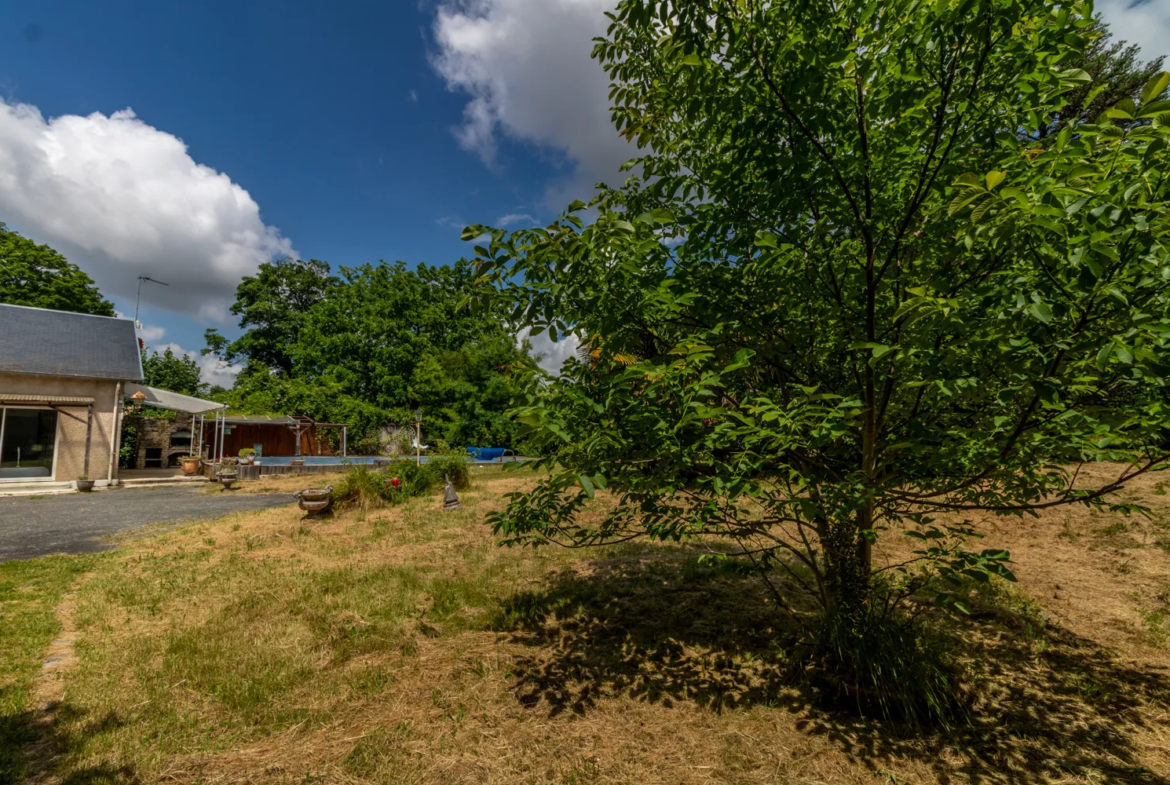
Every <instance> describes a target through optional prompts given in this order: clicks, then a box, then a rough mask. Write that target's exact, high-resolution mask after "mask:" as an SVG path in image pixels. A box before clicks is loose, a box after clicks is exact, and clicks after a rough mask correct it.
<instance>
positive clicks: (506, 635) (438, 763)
mask: <svg viewBox="0 0 1170 785" xmlns="http://www.w3.org/2000/svg"><path fill="white" fill-rule="evenodd" d="M330 479H331V478H328V477H322V476H312V477H308V478H278V479H274V480H270V481H268V480H266V481H264V482H261V483H256V484H255V485H253V486H250V487H249V489H248V490H257V491H274V490H275V491H290V490H292V489H293V488H296V487H305V486H306V485H324V484H327V483H328V482H330ZM528 482H531V478H530V476H526V475H524V474H523V473H520V474H513V473H503V472H500V471H498V470H481V471H480V473H479V474H477V475H476V485H475V487H474V489H473V490H471V491H468V492H465V493H463V494H461V496H462V499H463V502H464V509H463V510H462V511H459V512H450V513H444V512H441V511H440V507H441V501H440V499H439V497H437V496H433V497H429V498H424V499H416V500H413V501H411V502H409V503H407V504H405V505H403V506H401V507H398V508H394V509H387V510H382V511H378V512H374V513H370V514H367V515H365V516H361V515H356V514H346V515H341V516H339V517H336V518H333V519H325V520H322V521H320V522H307V521H303V520H302V516H301V513H300V512H299V510H296V509H295V508H294V507H289V508H278V509H272V510H267V511H263V512H259V513H247V514H237V515H232V516H228V517H226V518H223V519H219V520H216V521H210V522H206V523H201V524H194V525H189V526H185V527H183V528H181V529H178V530H175V531H171V532H168V533H165V534H162V535H159V536H156V537H151V538H145V539H138V540H132V541H128V542H127V544H125V545H124V547H123V548H122V549H120V550H119V551H117V552H115V553H114V554H112V555H108V556H106V557H104V558H102V559H100V560H96V561H90V562H87V563H86V568H87V569H88V570H89V571H88V572H87V573H86V574H85V575H84V576H83V577H81V578H80V581H79V582H77V583H76V587H75V588H74V589H73V591H72V592H71V593H70V594H69V596H68V598H67V600H68V607H69V616H68V618H67V621H66V623H67V624H68V625H69V627H70V628H71V629H69V630H67V632H68V633H69V635H70V636H71V638H72V639H73V640H74V641H75V648H76V656H77V663H76V665H75V666H74V667H73V668H72V669H71V670H68V671H67V672H64V673H61V674H60V675H59V677H53V676H50V677H43V678H60V680H61V681H62V682H63V684H61V685H58V687H59V689H58V690H57V694H59V695H61V696H62V698H61V702H60V704H59V705H58V706H57V707H56V708H55V709H54V710H53V711H52V718H51V721H49V722H44V723H42V725H41V726H33V725H31V723H33V722H34V721H35V712H31V711H30V712H26V713H25V714H23V715H21V716H23V717H26V721H27V722H29V723H30V727H31V728H32V730H30V731H29V733H30V734H31V735H32V736H35V737H36V740H35V742H33V743H30V744H28V745H26V746H27V748H28V750H27V754H26V758H25V763H26V772H25V774H26V776H27V777H28V778H30V779H31V780H33V781H38V782H67V783H74V784H76V783H97V782H101V783H139V782H141V783H161V782H181V783H188V782H205V783H228V782H231V783H245V782H254V783H309V782H312V783H367V782H378V783H636V784H637V785H650V783H664V784H665V783H671V784H673V785H679V784H690V783H708V782H720V783H745V784H746V783H807V784H808V785H813V784H814V783H823V784H830V785H845V784H846V783H866V784H867V785H870V784H872V783H946V784H947V785H950V784H952V783H967V782H972V783H1150V784H1157V783H1170V648H1168V645H1170V496H1166V495H1164V494H1163V490H1162V488H1161V486H1160V485H1158V479H1157V478H1150V479H1146V480H1143V481H1142V482H1140V483H1139V484H1138V485H1137V486H1135V487H1134V488H1133V489H1132V490H1130V491H1128V492H1127V494H1128V495H1129V496H1130V497H1131V498H1138V499H1141V500H1142V501H1144V502H1145V503H1147V504H1150V505H1151V506H1152V507H1153V508H1154V509H1155V512H1156V514H1155V516H1154V518H1153V519H1152V520H1146V519H1142V518H1135V517H1130V518H1123V517H1118V516H1109V515H1102V514H1097V513H1093V512H1090V511H1086V510H1083V509H1067V510H1058V511H1055V512H1053V513H1051V514H1046V515H1044V516H1043V517H1041V518H1039V519H1025V520H1023V521H1018V520H1007V519H1001V520H998V521H996V520H991V521H987V522H985V523H987V525H988V528H989V536H988V539H987V544H988V545H996V546H999V545H1003V546H1004V547H1007V548H1009V549H1010V550H1011V552H1012V556H1013V558H1014V561H1015V567H1014V569H1015V571H1016V573H1017V575H1018V576H1019V578H1020V583H1019V585H1018V588H1017V587H1008V586H1006V584H1005V585H1004V586H1001V587H999V588H997V590H996V591H995V592H992V593H988V594H987V596H985V598H984V600H985V602H984V603H983V604H982V605H980V606H979V612H978V613H976V614H975V615H974V617H973V618H972V619H970V620H968V621H965V622H962V623H954V622H946V625H947V628H948V629H950V630H952V631H953V633H954V635H955V636H956V643H955V647H956V651H957V654H958V656H959V659H960V661H961V662H962V663H963V666H964V668H965V669H966V678H967V679H968V680H969V681H970V683H971V684H972V686H973V689H974V690H975V692H976V694H977V695H978V697H977V699H976V702H975V705H974V715H973V719H972V721H971V724H970V726H969V727H964V728H961V729H960V730H958V731H955V732H952V733H943V732H936V733H922V732H920V733H914V732H910V731H909V730H907V729H905V728H900V727H898V726H896V725H893V724H890V723H881V722H874V721H867V720H861V719H857V718H855V717H854V716H852V715H851V714H849V713H848V712H845V711H842V710H833V709H830V708H826V707H825V706H824V705H823V704H822V703H821V702H820V701H819V700H818V698H817V696H816V695H815V694H814V693H813V692H811V691H810V690H809V689H808V688H806V687H803V686H801V685H800V684H799V683H795V682H794V681H793V680H792V679H791V678H788V677H786V673H787V669H786V666H785V654H786V652H785V650H784V646H783V645H782V644H781V643H780V641H781V640H782V637H781V636H779V635H778V634H777V631H778V630H779V629H780V628H781V627H782V626H783V624H784V622H783V620H782V619H781V618H780V615H779V614H778V613H777V611H776V609H775V607H774V605H773V604H771V603H769V601H768V599H767V594H766V593H765V592H764V591H762V589H761V587H760V586H759V585H758V584H757V582H756V581H754V580H752V579H743V578H739V577H737V576H735V575H734V574H732V573H731V572H729V571H726V570H720V569H716V568H701V567H699V566H697V565H696V562H695V552H694V551H692V550H689V549H688V548H686V547H678V546H666V545H639V546H624V547H622V548H620V549H613V550H607V551H602V552H565V551H560V550H556V551H553V550H548V549H545V550H540V551H537V552H535V553H534V552H532V551H530V550H528V551H522V550H514V549H501V548H499V547H498V546H497V544H496V542H495V541H494V539H493V537H492V535H491V532H490V531H489V529H488V527H487V526H485V525H484V523H483V517H484V514H485V513H486V512H487V511H489V510H491V509H495V508H498V507H499V506H501V505H502V504H503V494H504V493H506V492H507V491H509V490H512V489H515V488H518V487H520V486H521V485H523V484H525V483H528ZM245 492H247V491H245ZM604 504H605V500H604V499H599V501H598V505H599V506H603V505H604ZM890 539H891V540H895V539H896V538H893V537H891V538H890ZM894 547H895V548H896V547H900V546H897V545H895V546H894ZM71 580H73V579H72V578H71ZM940 623H941V620H940ZM4 654H5V655H6V654H7V652H4ZM26 735H28V734H26Z"/></svg>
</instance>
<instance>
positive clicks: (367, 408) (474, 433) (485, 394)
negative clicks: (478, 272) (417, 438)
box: [231, 262, 526, 446]
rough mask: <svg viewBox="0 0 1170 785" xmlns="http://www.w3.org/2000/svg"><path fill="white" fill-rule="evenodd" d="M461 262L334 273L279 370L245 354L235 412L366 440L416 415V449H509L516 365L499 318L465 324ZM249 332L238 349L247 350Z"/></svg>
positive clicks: (469, 275)
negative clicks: (305, 418) (298, 417)
mask: <svg viewBox="0 0 1170 785" xmlns="http://www.w3.org/2000/svg"><path fill="white" fill-rule="evenodd" d="M473 277H474V276H473V271H472V268H471V266H470V265H469V264H468V263H467V262H459V263H457V264H455V265H452V266H436V267H431V266H428V265H425V264H424V265H419V267H418V268H417V269H416V270H410V269H407V267H406V265H405V264H403V263H401V262H399V263H396V264H393V265H388V264H377V265H371V264H367V265H362V266H360V267H354V268H341V270H340V275H339V277H338V278H337V279H335V281H334V282H333V283H331V284H330V287H329V289H328V293H327V296H325V297H322V298H321V299H319V300H318V301H317V302H315V303H313V304H311V305H310V306H308V307H306V308H305V309H304V310H303V312H300V313H299V314H298V316H297V320H296V333H295V335H294V336H292V337H291V339H290V340H289V341H288V343H286V344H284V345H283V346H282V347H281V350H282V351H283V352H284V353H286V354H287V356H288V365H287V369H282V370H280V371H279V372H274V369H273V368H272V366H270V365H268V364H266V363H265V362H262V361H260V359H258V358H257V357H256V355H251V354H249V355H248V363H247V367H246V368H245V370H244V371H243V372H242V373H241V374H240V376H239V377H238V379H237V381H236V387H235V389H234V390H233V391H232V393H231V397H232V402H233V405H235V406H237V407H242V408H246V409H253V410H263V411H283V412H290V411H295V412H305V413H307V414H310V415H312V416H313V417H316V418H317V419H326V420H333V421H339V422H348V423H351V424H353V425H354V426H355V431H356V432H358V433H362V432H365V433H369V432H371V431H373V430H376V429H377V428H379V427H381V426H384V425H387V424H389V423H391V422H396V423H413V422H414V416H415V414H414V413H415V411H416V410H419V409H421V411H422V412H423V427H424V437H425V439H426V440H432V439H444V440H445V441H447V442H449V443H451V444H458V445H468V444H478V445H493V446H494V445H500V446H511V444H512V438H513V431H514V426H513V425H512V423H511V422H510V421H509V420H508V418H507V417H505V416H504V411H505V410H506V409H507V408H508V407H509V406H510V405H512V403H513V402H514V394H515V389H514V387H513V386H512V385H511V383H510V382H509V380H508V374H509V371H510V369H511V368H512V367H513V366H516V365H518V364H520V363H522V362H524V358H525V356H526V354H525V352H524V351H523V349H522V348H520V347H518V346H517V344H516V339H515V336H514V334H513V333H512V331H510V330H509V329H508V327H507V323H506V321H505V320H504V319H503V315H502V314H501V313H499V312H498V310H497V311H496V312H494V313H493V314H492V315H491V316H490V317H485V316H483V315H479V316H477V315H473V314H472V313H471V312H470V311H469V310H468V309H466V308H461V307H460V303H461V302H462V301H463V300H464V299H465V298H466V297H467V295H468V293H469V292H470V291H471V287H472V281H473ZM249 343H250V341H249V339H248V335H247V334H246V335H245V337H244V338H241V339H240V340H239V341H237V342H236V344H237V345H248V344H249Z"/></svg>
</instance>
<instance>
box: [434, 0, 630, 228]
mask: <svg viewBox="0 0 1170 785" xmlns="http://www.w3.org/2000/svg"><path fill="white" fill-rule="evenodd" d="M616 5H617V3H616V0H442V2H441V3H440V4H439V7H438V13H437V16H436V19H435V24H434V36H435V41H436V43H437V44H438V53H437V54H436V55H435V57H433V58H432V64H433V66H434V68H435V70H436V71H438V73H439V74H440V75H441V76H442V77H443V78H444V79H445V80H446V82H447V86H448V87H449V88H450V89H452V90H455V91H461V92H464V93H467V94H468V95H469V96H470V98H471V100H470V101H469V102H468V104H467V106H466V107H465V108H464V112H463V124H462V125H461V126H460V127H459V128H458V129H457V131H456V136H457V137H458V139H459V142H460V144H461V145H462V146H463V147H464V148H466V149H468V150H472V151H474V152H476V153H478V154H479V156H480V157H481V158H483V160H484V161H485V162H487V163H488V164H489V165H491V164H494V163H495V161H496V155H497V148H498V145H497V142H498V138H497V137H498V135H499V134H504V135H506V136H509V137H511V138H513V139H516V140H520V141H524V142H531V143H534V144H537V145H540V146H542V147H547V148H553V149H556V150H559V151H562V152H563V153H565V155H566V156H567V157H568V158H569V159H570V161H572V162H573V163H574V164H575V165H576V172H575V174H576V180H577V184H576V186H575V187H576V188H580V187H581V186H586V187H587V186H591V185H592V184H593V183H594V182H596V181H597V180H599V179H605V180H608V181H610V182H611V183H612V182H615V181H616V179H617V178H618V177H619V176H620V175H619V173H618V167H619V166H620V164H622V163H623V162H624V161H626V160H628V159H629V158H632V157H633V156H635V155H637V148H636V147H634V146H633V145H631V144H629V143H627V142H626V141H625V140H624V139H623V138H622V137H621V136H619V135H618V132H617V130H616V129H615V128H614V126H613V123H612V122H611V121H610V111H609V106H610V102H609V96H608V92H609V77H608V76H607V74H606V73H605V71H604V70H602V68H601V65H600V64H599V63H598V62H597V61H595V60H593V59H591V57H590V52H591V50H592V48H593V42H592V39H593V38H595V37H597V36H600V35H603V34H604V33H605V28H606V26H607V25H608V21H609V20H608V19H607V18H606V17H605V12H606V11H610V10H613V8H614V7H615V6H616ZM580 195H581V194H580V193H577V196H580ZM556 206H557V207H562V206H563V205H561V204H557V205H556Z"/></svg>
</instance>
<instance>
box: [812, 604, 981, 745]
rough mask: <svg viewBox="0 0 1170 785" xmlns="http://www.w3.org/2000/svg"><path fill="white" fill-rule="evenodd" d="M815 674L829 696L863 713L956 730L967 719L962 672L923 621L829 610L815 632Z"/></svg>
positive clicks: (823, 615) (816, 624)
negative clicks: (848, 615) (850, 616)
mask: <svg viewBox="0 0 1170 785" xmlns="http://www.w3.org/2000/svg"><path fill="white" fill-rule="evenodd" d="M810 636H811V643H812V646H811V650H812V654H813V657H812V661H811V662H810V663H809V665H810V667H809V675H810V676H811V677H812V678H813V680H814V681H815V682H817V683H818V684H819V685H820V686H821V688H822V690H823V691H824V692H825V693H826V697H827V698H829V699H830V700H833V701H834V702H839V703H843V704H848V705H850V707H851V708H855V709H856V710H857V711H858V713H860V714H862V715H868V716H874V715H877V716H880V717H882V718H885V719H893V720H899V721H904V722H907V723H909V724H911V725H935V724H937V725H942V726H943V727H951V726H952V725H953V724H954V722H955V720H957V719H960V718H962V717H963V716H964V715H965V708H964V704H963V700H962V697H961V689H960V685H959V679H958V674H957V671H956V670H955V669H954V668H953V667H952V666H951V665H950V663H949V661H948V657H947V653H946V649H945V647H944V645H943V642H942V640H941V639H939V638H937V637H935V636H933V635H931V634H930V633H929V632H928V631H927V630H926V629H925V628H924V627H923V626H922V624H921V623H920V622H918V621H916V620H914V619H907V618H900V617H897V616H894V615H887V614H881V613H878V612H876V611H870V612H868V613H867V615H866V616H865V617H864V618H862V619H860V620H856V619H848V618H845V617H844V615H843V614H840V613H834V612H832V611H826V612H825V613H823V614H822V615H821V617H820V618H819V619H818V620H817V622H816V623H815V624H814V625H813V626H812V627H811V628H810Z"/></svg>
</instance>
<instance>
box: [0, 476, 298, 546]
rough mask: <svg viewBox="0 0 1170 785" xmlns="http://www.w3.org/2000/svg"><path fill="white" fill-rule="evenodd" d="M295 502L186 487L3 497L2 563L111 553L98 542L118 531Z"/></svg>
mask: <svg viewBox="0 0 1170 785" xmlns="http://www.w3.org/2000/svg"><path fill="white" fill-rule="evenodd" d="M292 503H293V499H292V495H291V494H287V493H270V494H251V493H222V494H219V493H217V494H205V493H200V492H199V490H198V489H195V488H181V487H180V488H176V487H170V488H133V489H130V488H127V489H124V490H117V491H102V492H100V493H72V494H62V495H60V496H44V497H41V498H30V497H27V496H25V497H20V496H14V497H9V498H0V562H4V561H13V560H15V559H32V558H35V557H37V556H46V555H48V554H50V553H91V552H93V551H101V550H106V549H107V548H109V547H110V545H108V544H107V543H103V542H99V540H98V538H100V537H106V536H108V535H110V534H115V533H117V532H122V531H128V530H131V529H138V528H141V527H143V526H148V525H150V524H153V523H182V522H184V521H195V520H200V519H202V518H216V517H219V516H221V515H227V514H228V513H232V512H239V511H241V510H262V509H265V508H267V507H279V506H280V505H282V504H292Z"/></svg>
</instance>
